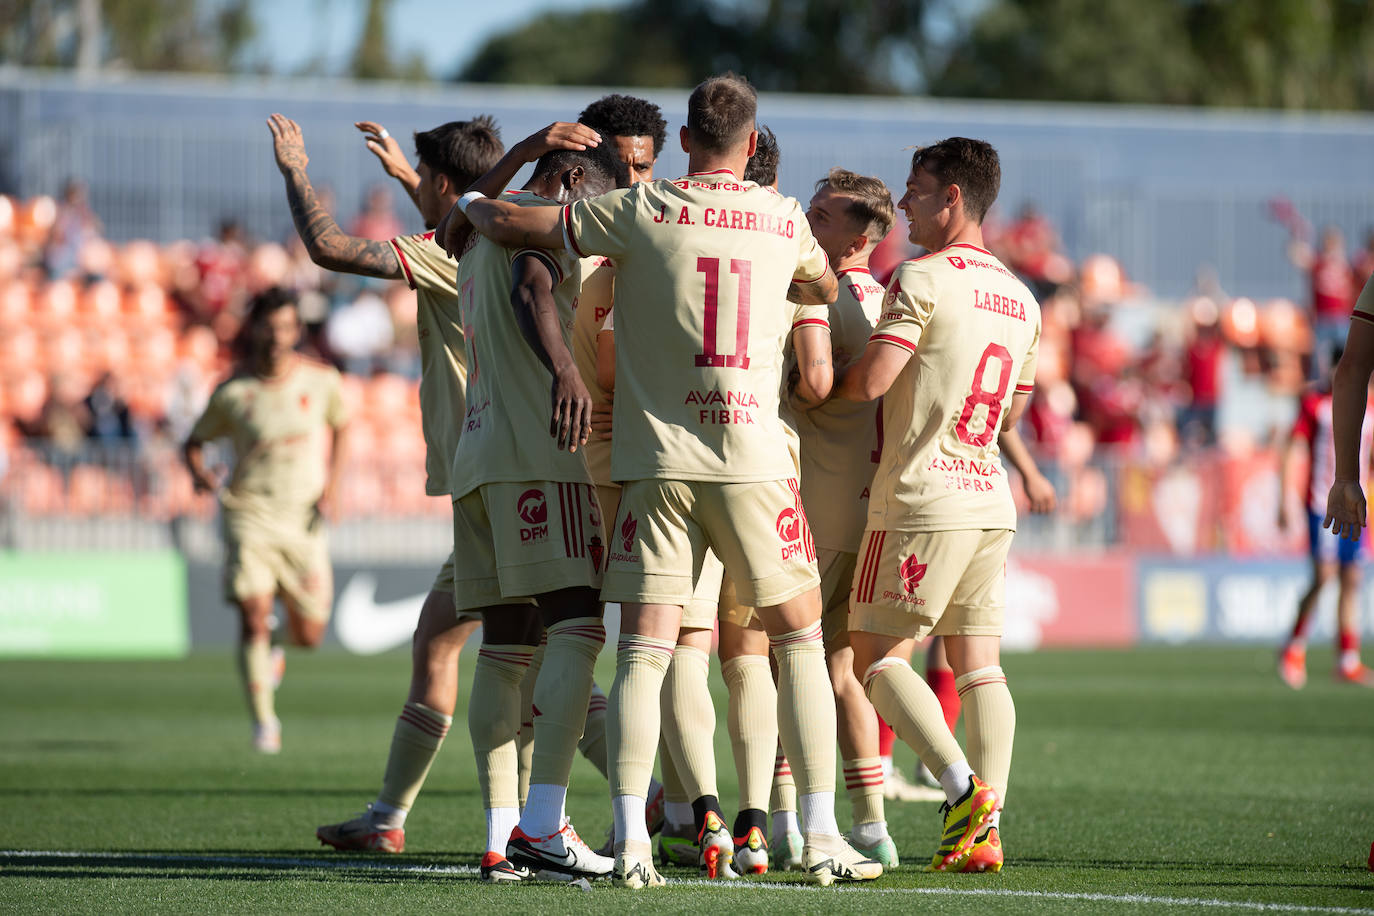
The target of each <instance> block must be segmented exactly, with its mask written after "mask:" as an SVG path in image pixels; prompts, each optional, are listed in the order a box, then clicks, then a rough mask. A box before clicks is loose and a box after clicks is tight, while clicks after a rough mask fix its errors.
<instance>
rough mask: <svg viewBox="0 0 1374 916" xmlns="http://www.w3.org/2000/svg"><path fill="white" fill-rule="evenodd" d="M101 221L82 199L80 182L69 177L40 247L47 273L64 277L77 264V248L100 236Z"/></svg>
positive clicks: (83, 187) (82, 184)
mask: <svg viewBox="0 0 1374 916" xmlns="http://www.w3.org/2000/svg"><path fill="white" fill-rule="evenodd" d="M100 233H101V225H100V220H99V218H97V217H96V215H95V212H94V211H93V210H91V206H90V202H89V201H88V200H87V199H86V185H85V183H84V182H81V181H77V180H76V179H71V180H70V181H68V182H67V184H66V187H64V188H63V189H62V203H61V204H59V205H58V208H57V218H56V220H55V221H54V222H53V225H52V232H51V234H50V235H49V236H48V243H47V246H46V247H45V249H44V251H43V262H44V264H45V265H46V266H47V269H48V275H49V276H52V277H56V278H61V277H67V276H70V275H72V274H74V273H76V272H77V270H78V268H79V267H80V266H81V251H82V249H83V248H84V247H85V246H86V244H87V243H88V242H91V241H94V240H96V239H99V238H100Z"/></svg>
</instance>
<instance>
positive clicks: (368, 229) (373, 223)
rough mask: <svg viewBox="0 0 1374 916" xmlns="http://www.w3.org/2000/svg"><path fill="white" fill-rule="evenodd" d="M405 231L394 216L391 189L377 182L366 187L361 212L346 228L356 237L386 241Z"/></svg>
mask: <svg viewBox="0 0 1374 916" xmlns="http://www.w3.org/2000/svg"><path fill="white" fill-rule="evenodd" d="M405 231H406V229H405V226H404V225H402V224H401V220H400V219H399V218H398V217H397V216H396V207H395V205H394V202H393V198H392V196H391V189H390V188H388V187H387V186H386V185H380V184H379V185H373V186H372V187H371V188H369V189H368V192H367V198H366V199H365V201H364V203H363V212H361V213H359V214H358V215H357V217H355V218H354V220H353V225H352V226H350V227H349V229H348V234H349V235H352V236H356V237H358V238H364V239H373V240H375V241H379V242H387V241H390V240H391V239H394V238H396V236H398V235H404V234H405Z"/></svg>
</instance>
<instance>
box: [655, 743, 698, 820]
mask: <svg viewBox="0 0 1374 916" xmlns="http://www.w3.org/2000/svg"><path fill="white" fill-rule="evenodd" d="M658 762H659V766H660V767H662V769H663V816H664V817H665V818H666V819H667V821H668V823H669V824H670V825H672V826H674V827H687V826H690V825H691V823H692V800H691V799H690V798H688V797H687V790H686V789H684V788H682V780H681V779H678V776H677V767H675V766H673V755H672V754H671V753H669V751H668V745H667V743H666V742H664V741H663V740H661V739H660V741H659V745H658Z"/></svg>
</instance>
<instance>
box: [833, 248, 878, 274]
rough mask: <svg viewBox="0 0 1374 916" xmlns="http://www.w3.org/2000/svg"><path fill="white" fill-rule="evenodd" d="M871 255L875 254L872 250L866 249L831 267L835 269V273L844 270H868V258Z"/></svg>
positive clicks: (840, 260) (838, 261) (842, 259)
mask: <svg viewBox="0 0 1374 916" xmlns="http://www.w3.org/2000/svg"><path fill="white" fill-rule="evenodd" d="M871 254H873V252H872V250H871V249H867V248H866V249H864V250H863V251H860V252H859V253H857V254H851V255H850V256H849V257H847V258H840V259H839V260H837V261H836V262H835V263H834V264H833V265H831V266H832V267H834V268H835V273H839V272H840V271H842V270H855V269H858V270H868V258H869V256H870V255H871Z"/></svg>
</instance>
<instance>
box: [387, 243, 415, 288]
mask: <svg viewBox="0 0 1374 916" xmlns="http://www.w3.org/2000/svg"><path fill="white" fill-rule="evenodd" d="M391 247H392V248H393V249H395V251H396V257H397V258H398V259H399V260H400V262H401V270H402V271H404V272H405V275H406V285H407V286H409V287H410V288H411V289H415V275H414V274H413V273H411V272H410V262H409V261H407V260H406V253H405V252H404V251H402V250H401V246H400V245H398V244H396V240H395V239H392V240H391Z"/></svg>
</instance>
